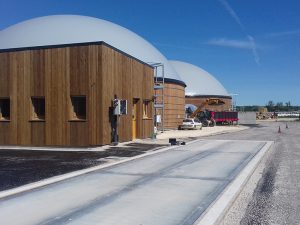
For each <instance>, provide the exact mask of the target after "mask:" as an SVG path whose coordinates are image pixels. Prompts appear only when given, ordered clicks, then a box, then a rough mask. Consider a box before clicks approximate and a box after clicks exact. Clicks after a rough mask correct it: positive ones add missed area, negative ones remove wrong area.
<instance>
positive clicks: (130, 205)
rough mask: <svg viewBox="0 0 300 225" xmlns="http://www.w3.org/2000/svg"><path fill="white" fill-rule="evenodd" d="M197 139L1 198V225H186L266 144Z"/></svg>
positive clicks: (191, 222)
mask: <svg viewBox="0 0 300 225" xmlns="http://www.w3.org/2000/svg"><path fill="white" fill-rule="evenodd" d="M265 144H266V143H265V142H261V141H240V140H237V141H227V140H224V141H212V140H199V141H196V142H194V143H191V144H189V145H185V146H180V147H178V148H175V149H172V150H168V151H164V152H159V153H156V154H153V155H148V156H146V157H143V158H139V159H135V160H133V161H129V162H126V163H122V164H118V165H115V166H112V167H109V168H105V169H102V170H97V171H95V172H92V173H88V174H84V175H81V176H78V177H74V178H71V179H68V180H64V181H62V182H58V183H54V184H51V185H48V186H45V187H41V188H38V189H34V190H31V191H28V192H25V193H22V194H18V195H15V196H11V197H7V198H4V199H1V200H0V218H1V223H2V224H10V225H16V224H20V225H32V224H44V225H46V224H73V225H74V224H80V225H85V224H88V225H93V224H97V225H98V224H103V225H110V224H122V225H140V224H143V225H147V224H153V225H160V224H161V225H169V224H172V225H174V224H181V225H191V224H193V223H194V222H195V221H196V219H197V218H198V217H199V216H200V215H201V214H202V213H203V212H204V210H205V209H206V208H207V207H208V206H209V205H210V204H211V203H212V202H213V201H214V200H215V199H216V198H217V197H218V195H219V194H220V193H221V192H222V191H223V190H224V188H225V187H226V186H227V185H228V184H229V183H230V182H231V181H232V180H233V179H234V178H235V177H236V176H237V174H239V173H240V171H241V170H242V169H243V168H244V167H245V165H247V163H248V162H249V161H250V160H251V159H252V158H253V157H254V156H255V155H256V154H257V152H258V151H259V150H260V149H261V148H262V147H263V146H264V145H265Z"/></svg>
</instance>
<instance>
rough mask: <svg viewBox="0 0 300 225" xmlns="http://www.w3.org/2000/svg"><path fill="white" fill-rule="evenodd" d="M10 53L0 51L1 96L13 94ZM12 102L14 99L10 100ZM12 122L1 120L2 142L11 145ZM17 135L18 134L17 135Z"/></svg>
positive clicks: (0, 142)
mask: <svg viewBox="0 0 300 225" xmlns="http://www.w3.org/2000/svg"><path fill="white" fill-rule="evenodd" d="M9 75H10V58H9V53H0V97H9V96H10V95H11V91H10V90H11V88H10V87H11V84H12V82H11V79H10V76H9ZM10 101H11V103H12V99H11V100H10ZM11 127H12V126H11V122H0V144H3V145H9V144H10V143H11V141H12V138H13V137H11V136H12V132H11V130H12V128H11ZM15 136H16V135H15ZM15 139H16V138H15Z"/></svg>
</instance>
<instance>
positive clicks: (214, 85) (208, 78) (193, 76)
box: [169, 61, 230, 96]
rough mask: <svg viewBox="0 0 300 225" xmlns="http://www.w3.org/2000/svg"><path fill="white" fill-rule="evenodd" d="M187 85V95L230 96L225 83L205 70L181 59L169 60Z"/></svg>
mask: <svg viewBox="0 0 300 225" xmlns="http://www.w3.org/2000/svg"><path fill="white" fill-rule="evenodd" d="M169 62H170V64H171V65H172V66H173V67H174V69H175V70H176V72H177V73H178V74H179V76H180V77H181V79H182V81H183V82H185V84H186V85H187V86H186V88H185V95H189V96H197V95H212V96H214V95H215V96H217V95H218V96H230V95H229V94H228V92H227V91H226V89H225V88H224V87H223V85H222V84H221V83H220V82H219V81H218V80H217V79H216V78H214V77H213V76H212V75H211V74H209V73H208V72H206V71H205V70H203V69H201V68H199V67H197V66H195V65H192V64H189V63H185V62H181V61H169Z"/></svg>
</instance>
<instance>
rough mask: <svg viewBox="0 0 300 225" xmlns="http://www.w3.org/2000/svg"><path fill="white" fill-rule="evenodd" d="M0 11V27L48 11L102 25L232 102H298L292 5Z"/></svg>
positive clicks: (54, 2)
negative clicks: (216, 84) (147, 45)
mask: <svg viewBox="0 0 300 225" xmlns="http://www.w3.org/2000/svg"><path fill="white" fill-rule="evenodd" d="M0 9H1V14H0V30H1V29H4V28H5V27H8V26H10V25H13V24H15V23H18V22H21V21H23V20H26V19H30V18H34V17H38V16H45V15H53V14H79V15H86V16H94V17H97V18H101V19H105V20H109V21H111V22H114V23H117V24H119V25H121V26H124V27H126V28H128V29H130V30H132V31H133V32H135V33H137V34H139V35H140V36H142V37H144V38H145V39H146V40H148V41H149V42H151V43H152V44H153V45H154V46H156V47H157V48H158V49H159V50H160V51H161V52H162V53H163V54H164V55H165V56H166V57H167V58H168V59H173V60H181V61H186V62H189V63H192V64H195V65H197V66H199V67H201V68H203V69H205V70H207V71H208V72H209V73H211V74H213V75H214V76H215V77H216V78H217V79H218V80H219V81H220V82H221V83H222V84H223V85H224V87H225V88H226V89H227V90H228V92H229V93H237V94H238V96H237V104H238V105H265V104H266V103H267V102H268V101H269V100H273V101H275V102H284V103H285V102H287V101H291V103H292V105H300V88H299V84H300V13H299V12H300V1H298V0H285V1H283V0H272V1H271V0H251V1H250V0H248V1H241V0H185V1H183V0H180V1H179V0H164V1H163V0H160V1H159V0H147V1H144V0H109V1H108V0H105V1H104V0H103V1H102V0H98V1H96V0H72V1H71V0H43V1H38V0H27V1H21V0H19V1H17V0H0ZM199 85H203V84H199Z"/></svg>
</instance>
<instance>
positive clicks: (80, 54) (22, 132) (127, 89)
mask: <svg viewBox="0 0 300 225" xmlns="http://www.w3.org/2000/svg"><path fill="white" fill-rule="evenodd" d="M153 83H154V81H153V68H152V67H151V66H149V65H148V64H146V63H144V62H142V61H140V60H138V59H136V58H134V57H132V56H130V55H128V54H126V53H124V52H122V51H120V50H118V49H116V48H114V47H112V46H110V45H108V44H106V43H105V42H102V41H101V42H90V43H79V44H64V45H54V46H42V47H26V48H17V49H2V50H0V145H21V146H97V145H104V144H110V143H111V142H112V136H113V135H112V127H113V126H114V124H113V120H114V118H113V116H112V101H113V99H114V97H115V95H116V96H117V97H118V98H120V99H125V100H127V101H128V110H127V115H122V116H120V117H119V120H118V134H119V141H130V140H132V139H135V138H147V137H150V136H151V135H152V133H153V101H152V98H153V95H154V90H153V85H154V84H153Z"/></svg>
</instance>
